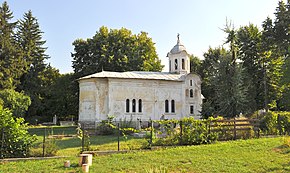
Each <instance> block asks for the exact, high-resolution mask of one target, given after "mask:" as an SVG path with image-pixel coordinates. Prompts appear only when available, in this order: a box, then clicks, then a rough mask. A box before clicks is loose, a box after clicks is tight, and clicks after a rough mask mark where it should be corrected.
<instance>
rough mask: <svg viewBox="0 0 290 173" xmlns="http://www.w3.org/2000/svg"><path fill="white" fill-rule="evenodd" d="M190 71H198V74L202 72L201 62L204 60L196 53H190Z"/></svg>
mask: <svg viewBox="0 0 290 173" xmlns="http://www.w3.org/2000/svg"><path fill="white" fill-rule="evenodd" d="M189 59H190V72H193V73H196V74H199V75H200V74H201V64H202V61H201V60H200V59H199V58H198V57H197V56H194V55H190V57H189Z"/></svg>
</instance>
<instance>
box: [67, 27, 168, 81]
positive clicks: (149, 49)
mask: <svg viewBox="0 0 290 173" xmlns="http://www.w3.org/2000/svg"><path fill="white" fill-rule="evenodd" d="M73 45H74V47H75V48H74V51H75V53H73V54H72V57H73V68H74V72H75V74H76V77H77V78H78V77H81V76H85V75H88V74H92V73H96V72H100V71H102V70H108V71H110V70H111V71H119V72H122V71H161V70H162V68H163V66H162V65H161V61H160V60H159V59H158V56H157V53H156V50H155V47H154V43H153V42H152V39H151V38H149V37H148V35H147V33H145V32H141V33H140V34H138V35H135V34H132V32H131V31H130V30H128V29H125V28H121V29H120V30H117V29H111V30H110V31H109V30H108V28H107V27H104V26H103V27H101V28H100V29H99V31H98V32H97V33H96V34H95V35H94V36H93V38H90V39H87V40H82V39H78V40H76V41H74V43H73Z"/></svg>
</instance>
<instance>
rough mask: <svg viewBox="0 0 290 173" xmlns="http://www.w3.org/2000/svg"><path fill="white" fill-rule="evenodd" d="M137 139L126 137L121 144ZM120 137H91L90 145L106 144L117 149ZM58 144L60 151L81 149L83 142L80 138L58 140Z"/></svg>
mask: <svg viewBox="0 0 290 173" xmlns="http://www.w3.org/2000/svg"><path fill="white" fill-rule="evenodd" d="M133 139H136V138H134V137H128V138H127V139H125V138H124V137H120V142H130V140H133ZM117 142H118V137H117V136H91V137H90V145H92V146H98V145H106V144H114V143H115V144H116V147H117ZM56 144H57V146H58V147H59V148H60V149H66V148H75V147H81V146H82V141H81V139H80V138H64V139H57V140H56Z"/></svg>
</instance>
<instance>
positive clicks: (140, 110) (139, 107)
mask: <svg viewBox="0 0 290 173" xmlns="http://www.w3.org/2000/svg"><path fill="white" fill-rule="evenodd" d="M138 105H139V106H138V109H139V110H138V112H142V100H141V99H139V100H138Z"/></svg>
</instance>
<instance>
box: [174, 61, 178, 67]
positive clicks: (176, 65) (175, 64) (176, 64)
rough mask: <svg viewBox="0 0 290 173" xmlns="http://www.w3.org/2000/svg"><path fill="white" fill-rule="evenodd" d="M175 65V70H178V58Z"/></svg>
mask: <svg viewBox="0 0 290 173" xmlns="http://www.w3.org/2000/svg"><path fill="white" fill-rule="evenodd" d="M174 66H175V70H177V68H178V62H177V59H175V63H174Z"/></svg>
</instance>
